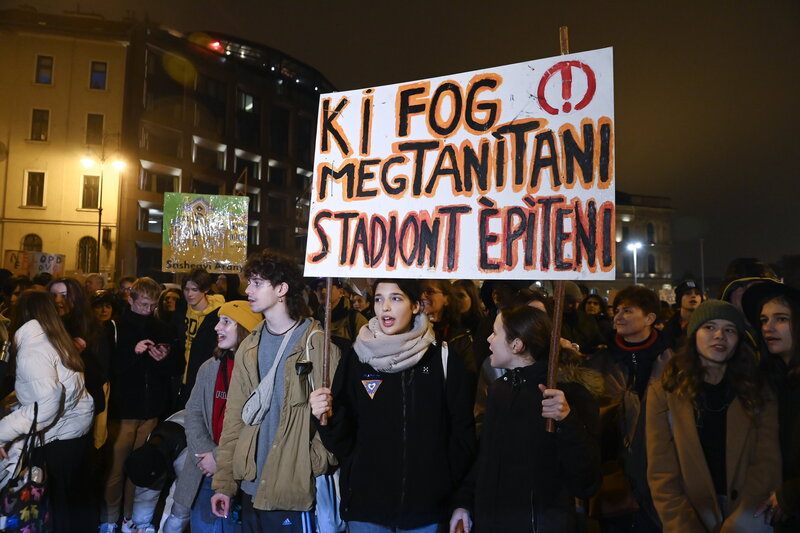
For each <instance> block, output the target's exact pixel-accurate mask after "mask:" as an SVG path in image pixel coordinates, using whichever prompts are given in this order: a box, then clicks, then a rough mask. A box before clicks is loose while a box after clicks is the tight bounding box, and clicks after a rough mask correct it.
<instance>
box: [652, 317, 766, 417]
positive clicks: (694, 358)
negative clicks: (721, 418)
mask: <svg viewBox="0 0 800 533" xmlns="http://www.w3.org/2000/svg"><path fill="white" fill-rule="evenodd" d="M705 374H706V370H705V367H704V366H703V363H702V356H701V355H700V353H699V352H698V351H697V332H695V333H693V334H692V335H691V336H690V337H688V338H687V339H686V342H685V343H684V345H683V346H682V347H681V349H680V350H679V351H678V353H676V354H675V355H674V356H673V357H672V358H671V359H670V360H669V361H668V362H667V364H666V367H665V368H664V373H663V375H662V376H661V383H662V385H663V386H664V390H666V391H667V392H671V393H673V394H675V395H677V396H679V397H681V398H684V399H686V400H689V401H691V402H692V405H694V407H695V409H697V408H698V406H697V397H698V394H699V392H700V389H701V388H702V385H703V380H704V378H705ZM725 379H727V380H728V382H729V383H730V384H731V386H732V387H733V390H734V393H735V394H736V397H737V398H739V401H740V402H742V406H743V407H744V410H745V412H746V413H747V415H748V416H749V417H750V418H752V419H753V420H754V421H756V422H758V419H757V417H756V415H757V414H758V411H759V409H760V408H761V407H762V406H763V405H764V402H765V398H764V395H763V392H762V391H763V380H762V377H761V373H760V372H759V369H758V363H757V359H756V354H755V352H754V351H753V349H752V347H751V346H750V343H749V342H747V341H746V340H745V339H743V338H741V337H740V338H739V341H738V343H737V345H736V349H735V350H734V352H733V355H732V356H731V357H730V358H729V359H728V363H727V365H726V367H725Z"/></svg>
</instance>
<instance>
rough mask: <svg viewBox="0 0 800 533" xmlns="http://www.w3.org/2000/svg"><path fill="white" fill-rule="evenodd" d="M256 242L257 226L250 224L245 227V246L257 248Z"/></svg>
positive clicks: (257, 238) (257, 240)
mask: <svg viewBox="0 0 800 533" xmlns="http://www.w3.org/2000/svg"><path fill="white" fill-rule="evenodd" d="M258 242H259V237H258V226H256V225H252V224H251V225H249V226H247V245H248V246H258Z"/></svg>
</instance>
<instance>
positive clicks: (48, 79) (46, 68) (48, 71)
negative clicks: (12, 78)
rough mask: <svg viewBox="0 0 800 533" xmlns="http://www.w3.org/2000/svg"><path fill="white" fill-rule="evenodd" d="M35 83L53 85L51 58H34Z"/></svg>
mask: <svg viewBox="0 0 800 533" xmlns="http://www.w3.org/2000/svg"><path fill="white" fill-rule="evenodd" d="M36 83H41V84H42V85H52V84H53V56H36Z"/></svg>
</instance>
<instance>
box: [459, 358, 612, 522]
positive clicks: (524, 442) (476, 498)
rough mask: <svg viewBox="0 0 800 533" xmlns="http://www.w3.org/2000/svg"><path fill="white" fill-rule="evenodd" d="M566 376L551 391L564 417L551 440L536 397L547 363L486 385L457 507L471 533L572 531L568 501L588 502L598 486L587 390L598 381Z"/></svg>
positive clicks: (596, 430)
mask: <svg viewBox="0 0 800 533" xmlns="http://www.w3.org/2000/svg"><path fill="white" fill-rule="evenodd" d="M567 369H570V370H571V371H570V372H569V374H562V375H561V376H559V377H560V378H562V379H569V380H572V381H569V382H564V381H559V383H558V385H557V387H558V388H559V389H561V390H562V391H564V395H565V396H566V398H567V403H568V404H569V407H570V413H569V415H567V417H566V418H564V419H563V420H561V421H560V422H557V423H556V431H555V432H554V433H548V432H547V431H546V430H545V422H546V419H545V418H543V417H542V407H541V405H542V392H541V391H540V390H539V384H540V383H546V382H547V361H541V362H537V363H534V364H533V365H530V366H526V367H523V368H516V369H514V370H511V371H508V372H506V373H505V374H504V375H503V376H502V377H501V378H499V379H498V380H497V381H495V382H494V383H493V384H492V386H491V392H490V394H489V400H488V405H487V409H486V419H485V423H484V426H483V431H482V432H481V444H480V453H479V455H478V460H477V461H476V463H475V466H474V467H473V469H472V471H471V472H470V476H469V478H468V480H467V481H466V482H465V484H464V486H463V487H462V490H461V491H459V499H458V502H457V506H458V507H464V508H466V509H469V510H470V511H471V512H472V516H473V522H474V524H475V530H476V531H480V532H505V531H514V532H519V533H523V532H525V531H529V532H541V533H547V532H562V531H575V529H576V514H575V498H588V497H589V496H591V495H592V494H593V493H594V492H595V491H596V490H597V488H598V487H599V485H600V478H601V476H600V440H599V437H600V414H599V410H598V408H597V402H596V401H595V399H594V398H593V397H592V395H591V393H590V392H589V391H588V390H587V387H590V388H592V389H593V390H595V391H597V392H599V391H600V390H601V389H602V385H601V383H602V378H601V377H600V376H599V375H598V374H597V373H596V372H593V371H591V370H586V369H577V368H576V367H562V370H567ZM582 383H583V384H582ZM584 384H585V386H584Z"/></svg>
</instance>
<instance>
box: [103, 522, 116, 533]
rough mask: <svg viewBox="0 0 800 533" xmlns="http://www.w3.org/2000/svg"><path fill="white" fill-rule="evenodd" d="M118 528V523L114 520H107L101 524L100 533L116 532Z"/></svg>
mask: <svg viewBox="0 0 800 533" xmlns="http://www.w3.org/2000/svg"><path fill="white" fill-rule="evenodd" d="M116 530H117V524H115V523H112V522H105V523H104V524H100V533H114V532H115V531H116Z"/></svg>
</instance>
